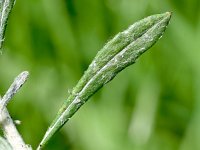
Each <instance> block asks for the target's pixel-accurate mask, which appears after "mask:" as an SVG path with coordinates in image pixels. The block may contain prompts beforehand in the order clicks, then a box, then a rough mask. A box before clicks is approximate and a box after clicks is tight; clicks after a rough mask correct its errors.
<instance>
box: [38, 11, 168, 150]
mask: <svg viewBox="0 0 200 150" xmlns="http://www.w3.org/2000/svg"><path fill="white" fill-rule="evenodd" d="M170 18H171V13H170V12H166V13H163V14H157V15H153V16H149V17H147V18H145V19H143V20H141V21H138V22H136V23H134V24H133V25H131V26H130V27H129V28H128V29H127V30H125V31H123V32H120V33H118V34H117V35H116V36H115V37H114V38H113V39H112V40H110V41H109V42H108V43H107V44H106V45H105V46H104V47H103V48H102V49H101V50H100V51H99V52H98V54H97V55H96V57H95V58H94V60H93V61H92V63H91V64H90V66H89V68H88V69H87V71H86V72H85V73H84V75H83V77H82V78H81V79H80V81H79V82H78V84H77V85H76V86H75V87H74V89H73V91H72V93H71V94H70V96H69V97H68V99H67V100H66V101H65V102H64V104H63V106H62V107H61V109H60V110H59V112H58V115H57V117H56V118H55V120H54V121H53V123H52V124H51V125H50V127H49V129H48V130H47V132H46V134H45V136H44V138H43V140H42V141H41V143H40V145H39V147H38V149H41V148H42V147H43V146H44V145H45V144H46V143H47V142H48V141H49V139H50V138H51V137H52V136H53V135H54V134H55V132H57V131H58V130H59V129H60V128H61V127H62V126H63V125H64V124H65V123H66V122H67V121H68V120H69V119H70V118H71V117H72V116H73V114H74V113H75V112H76V111H77V110H78V109H79V108H80V107H81V106H82V105H83V104H84V103H85V102H86V101H87V100H88V99H89V98H90V97H91V96H92V95H93V94H94V93H96V92H97V91H98V90H99V89H100V88H101V87H102V86H103V85H105V84H106V83H108V82H109V81H111V80H112V79H113V78H114V77H115V76H116V75H117V74H118V73H119V72H120V71H122V70H123V69H125V68H126V67H128V66H129V65H131V64H133V63H135V61H136V59H137V58H138V57H139V56H140V55H141V54H142V53H144V52H145V51H146V50H148V49H149V48H150V47H151V46H153V45H154V44H155V43H156V41H158V39H159V38H161V37H162V34H163V33H164V31H165V29H166V27H167V25H168V23H169V20H170Z"/></svg>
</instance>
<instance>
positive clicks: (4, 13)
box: [0, 0, 15, 49]
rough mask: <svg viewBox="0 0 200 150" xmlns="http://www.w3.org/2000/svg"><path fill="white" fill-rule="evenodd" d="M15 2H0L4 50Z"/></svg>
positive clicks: (0, 36)
mask: <svg viewBox="0 0 200 150" xmlns="http://www.w3.org/2000/svg"><path fill="white" fill-rule="evenodd" d="M14 3H15V0H0V49H1V48H2V45H3V42H4V36H5V30H6V26H7V21H8V17H9V15H10V12H11V10H12V8H13V5H14Z"/></svg>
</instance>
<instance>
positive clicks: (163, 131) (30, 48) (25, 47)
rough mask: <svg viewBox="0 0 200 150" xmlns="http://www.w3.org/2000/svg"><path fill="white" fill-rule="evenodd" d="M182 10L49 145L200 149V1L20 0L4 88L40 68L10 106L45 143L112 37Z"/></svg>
mask: <svg viewBox="0 0 200 150" xmlns="http://www.w3.org/2000/svg"><path fill="white" fill-rule="evenodd" d="M166 11H172V12H173V17H172V20H171V24H170V25H169V27H168V29H167V31H166V33H165V34H164V36H163V38H162V39H161V40H160V41H159V42H158V43H157V44H156V45H155V46H154V47H153V48H151V49H150V50H149V51H148V52H147V53H145V54H144V55H143V56H142V57H141V58H140V59H139V61H138V62H137V63H136V64H135V65H133V66H131V67H128V68H127V69H126V70H124V71H123V72H122V73H120V74H119V75H118V76H117V77H116V78H115V79H114V80H113V81H112V82H111V83H109V84H108V85H106V86H105V87H104V88H103V89H101V90H100V91H99V92H98V93H97V94H95V96H93V97H92V98H91V99H90V101H88V102H87V103H86V104H85V105H84V106H83V107H82V108H81V109H80V110H79V111H78V112H77V113H76V114H75V116H74V117H73V118H72V119H71V120H70V121H69V122H68V123H67V124H66V125H65V126H64V127H63V128H62V129H61V130H60V132H59V133H57V134H56V136H54V138H53V139H52V140H51V141H50V143H49V144H48V145H47V147H46V149H47V150H161V149H162V150H191V149H192V150H199V149H200V142H199V140H200V69H199V68H200V58H199V57H200V1H199V0H149V1H147V0H28V1H27V0H17V1H16V4H15V6H14V9H13V11H12V14H11V16H10V18H9V23H8V28H7V31H6V38H5V43H4V47H3V50H2V55H0V93H1V95H3V94H4V93H5V92H6V90H7V89H8V87H9V86H10V84H11V82H12V81H13V79H14V77H16V76H17V75H18V74H19V73H20V72H22V71H23V70H28V71H29V72H30V77H29V80H28V82H27V83H26V85H25V86H24V87H23V88H22V89H21V90H20V92H19V93H18V94H17V95H16V96H15V97H14V99H13V101H12V102H11V103H10V104H9V106H8V109H9V110H10V113H11V115H12V117H13V119H19V120H21V121H22V124H21V125H20V126H18V128H19V130H20V132H21V134H22V136H23V137H24V139H25V141H26V143H29V144H31V145H32V146H33V148H34V149H35V148H36V146H37V145H38V143H39V142H40V140H41V139H42V136H43V135H44V133H45V131H46V129H47V127H48V125H49V124H50V123H51V121H52V120H53V118H54V116H55V114H56V113H57V111H58V109H59V107H60V106H61V104H62V102H63V100H65V99H66V98H67V96H68V95H69V91H70V90H71V89H72V88H73V86H75V85H76V83H77V81H78V80H79V79H80V77H81V76H82V74H83V72H84V70H86V69H87V66H88V65H89V64H90V62H91V61H92V59H93V58H94V56H95V55H96V53H97V51H98V50H99V49H101V48H102V46H103V45H104V43H105V42H107V41H108V40H109V39H111V38H112V37H113V36H114V35H115V34H117V33H118V32H120V31H122V30H124V29H126V28H127V27H128V26H129V25H131V24H133V23H134V22H135V21H137V20H140V19H142V18H144V17H146V16H149V15H152V14H156V13H163V12H166Z"/></svg>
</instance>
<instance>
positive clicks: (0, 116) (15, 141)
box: [0, 71, 31, 150]
mask: <svg viewBox="0 0 200 150" xmlns="http://www.w3.org/2000/svg"><path fill="white" fill-rule="evenodd" d="M28 74H29V73H28V72H27V71H25V72H22V73H21V74H20V75H19V76H17V77H16V79H15V80H14V82H13V83H12V85H11V86H10V88H9V89H8V91H7V92H6V94H5V95H4V96H3V98H2V99H0V108H1V109H0V125H1V128H2V131H3V133H4V136H5V138H6V139H7V140H8V142H9V143H10V145H11V146H12V148H13V149H14V150H31V147H29V146H28V145H26V144H25V143H24V141H23V139H22V137H21V135H20V134H19V132H18V131H17V128H16V126H15V124H14V122H13V120H12V118H11V117H10V114H9V112H8V110H7V108H6V104H7V103H8V102H9V101H10V99H11V98H12V97H13V96H14V94H15V93H16V92H17V91H18V90H19V89H20V88H21V86H22V85H23V84H24V83H25V81H26V80H27V78H28Z"/></svg>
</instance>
